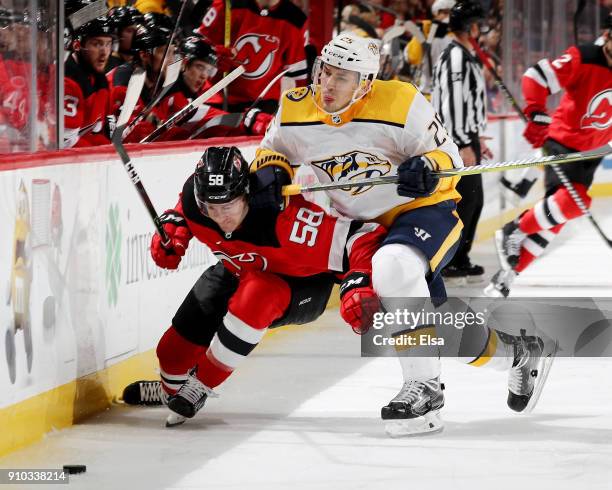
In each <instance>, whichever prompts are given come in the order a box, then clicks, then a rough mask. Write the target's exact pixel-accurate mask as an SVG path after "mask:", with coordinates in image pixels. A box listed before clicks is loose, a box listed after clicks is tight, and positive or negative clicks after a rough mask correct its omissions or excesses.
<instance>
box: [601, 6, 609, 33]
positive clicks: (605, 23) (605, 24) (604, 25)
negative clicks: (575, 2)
mask: <svg viewBox="0 0 612 490" xmlns="http://www.w3.org/2000/svg"><path fill="white" fill-rule="evenodd" d="M601 24H602V29H612V10H610V12H608V15H607V16H606V17H604V18H603V19H602V21H601Z"/></svg>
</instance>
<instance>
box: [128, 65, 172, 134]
mask: <svg viewBox="0 0 612 490" xmlns="http://www.w3.org/2000/svg"><path fill="white" fill-rule="evenodd" d="M182 63H183V59H182V58H181V59H179V60H177V61H175V62H174V63H170V64H169V65H168V67H167V68H166V76H165V77H164V84H163V85H162V89H161V92H160V93H159V94H158V95H157V97H154V98H153V99H152V100H151V101H150V102H149V103H148V104H147V106H146V107H145V108H144V109H143V110H142V111H140V112H139V113H138V114H137V115H136V117H135V118H134V119H133V120H132V122H130V123H129V124H128V125H127V126H126V128H125V130H124V131H123V136H122V141H124V140H125V139H126V138H127V137H128V136H129V135H130V133H131V132H132V131H133V130H134V128H135V127H136V125H137V124H138V123H139V122H140V121H142V120H143V119H144V118H145V117H147V116H148V115H149V113H150V112H151V111H152V110H153V109H154V108H155V107H157V105H158V104H159V103H160V102H161V100H162V99H163V98H164V97H165V96H166V94H167V93H168V92H169V91H170V89H171V88H172V85H174V82H176V79H177V78H178V76H179V73H180V72H181V65H182Z"/></svg>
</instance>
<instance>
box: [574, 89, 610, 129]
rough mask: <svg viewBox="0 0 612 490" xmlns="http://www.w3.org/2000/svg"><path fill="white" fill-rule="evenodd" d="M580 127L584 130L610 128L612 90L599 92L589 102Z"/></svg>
mask: <svg viewBox="0 0 612 490" xmlns="http://www.w3.org/2000/svg"><path fill="white" fill-rule="evenodd" d="M580 126H581V127H582V128H584V129H586V128H595V129H599V130H604V129H608V128H609V127H610V126H612V90H610V89H607V90H604V91H602V92H599V93H598V94H597V95H596V96H595V97H593V98H592V99H591V101H590V102H589V106H588V107H587V111H586V114H585V115H584V116H582V120H581V121H580Z"/></svg>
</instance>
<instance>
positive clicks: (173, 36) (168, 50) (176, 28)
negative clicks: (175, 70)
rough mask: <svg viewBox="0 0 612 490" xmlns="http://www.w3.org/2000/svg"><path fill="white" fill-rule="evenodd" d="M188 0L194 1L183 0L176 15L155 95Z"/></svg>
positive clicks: (156, 81) (158, 76) (154, 90)
mask: <svg viewBox="0 0 612 490" xmlns="http://www.w3.org/2000/svg"><path fill="white" fill-rule="evenodd" d="M187 2H191V3H194V2H193V0H183V5H181V10H180V11H179V13H178V16H177V17H176V22H175V24H174V29H172V34H170V39H168V44H166V48H165V49H164V57H163V58H162V59H163V61H162V64H161V65H160V68H159V73H158V74H157V78H156V80H155V88H154V89H153V92H152V94H153V97H155V94H157V91H158V90H159V83H160V82H161V78H162V76H161V74H162V68H163V67H164V66H166V63H168V53H170V46H172V43H173V42H174V39H175V38H176V33H177V32H178V30H179V26H180V25H181V20H182V19H183V14H184V13H185V7H186V6H187Z"/></svg>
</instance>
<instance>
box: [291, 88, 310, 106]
mask: <svg viewBox="0 0 612 490" xmlns="http://www.w3.org/2000/svg"><path fill="white" fill-rule="evenodd" d="M308 92H310V86H308V87H299V88H294V89H293V90H290V91H289V92H287V98H288V99H289V100H290V101H291V102H299V101H300V100H302V99H303V98H304V97H306V96H307V95H308Z"/></svg>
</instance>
